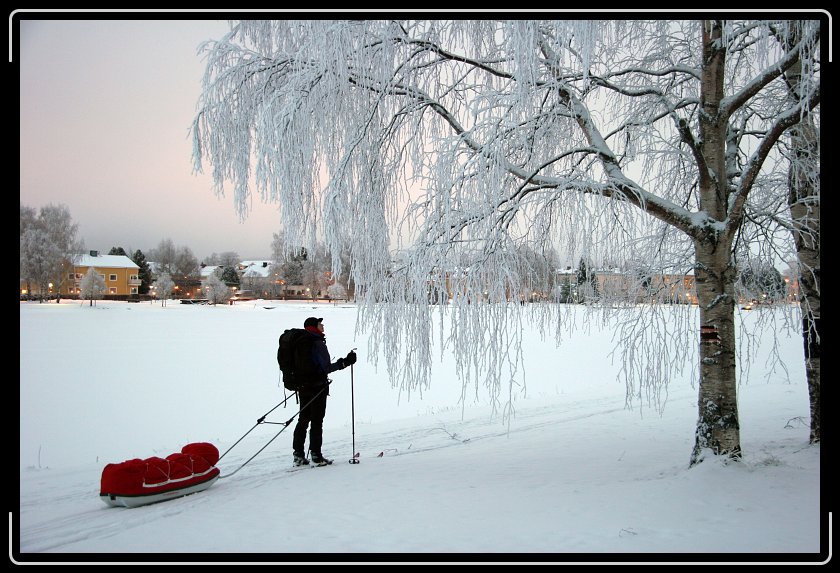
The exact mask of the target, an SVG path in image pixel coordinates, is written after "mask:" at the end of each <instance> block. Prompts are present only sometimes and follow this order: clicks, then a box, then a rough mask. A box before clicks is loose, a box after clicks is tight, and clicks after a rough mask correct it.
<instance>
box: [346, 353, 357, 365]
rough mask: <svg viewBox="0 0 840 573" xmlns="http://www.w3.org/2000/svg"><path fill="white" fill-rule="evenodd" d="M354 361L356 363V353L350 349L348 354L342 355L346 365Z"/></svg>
mask: <svg viewBox="0 0 840 573" xmlns="http://www.w3.org/2000/svg"><path fill="white" fill-rule="evenodd" d="M355 363H356V353H355V352H353V351H352V350H351V351H350V354H348V355H347V356H345V357H344V364H345V365H346V366H352V365H353V364H355Z"/></svg>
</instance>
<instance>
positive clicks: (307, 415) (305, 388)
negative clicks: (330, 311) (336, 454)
mask: <svg viewBox="0 0 840 573" xmlns="http://www.w3.org/2000/svg"><path fill="white" fill-rule="evenodd" d="M323 320H324V319H323V318H315V317H314V316H310V317H309V318H307V319H306V320H305V321H304V323H303V328H304V330H306V334H305V335H304V336H302V337H301V339H300V341H299V342H298V343H297V344H296V346H295V364H296V372H295V376H296V378H297V380H298V381H299V382H301V388H300V389H299V390H298V398H299V399H300V405H301V409H300V415H299V417H298V422H297V425H296V426H295V431H294V436H293V438H292V448H293V451H294V464H295V465H296V466H302V465H307V464H309V460H308V459H306V454H305V453H304V449H303V444H304V442H305V441H306V428H307V427H308V426H310V424H311V427H310V428H309V451H310V454H311V460H312V463H313V464H314V465H316V466H324V465H327V464H331V463H332V460H328V459H327V458H325V457H324V456H323V455H322V453H321V443H322V439H323V425H324V415H325V414H326V412H327V396H328V395H329V387H328V386H329V382H328V380H327V374H329V373H331V372H335V371H336V370H343V369H344V368H346V367H348V366H350V365H352V364H355V363H356V353H355V352H353V351H352V350H351V351H350V353H349V354H348V355H347V356H345V357H344V358H339V359H338V360H336V361H335V362H330V351H329V350H328V349H327V342H326V337H325V336H324V323H323Z"/></svg>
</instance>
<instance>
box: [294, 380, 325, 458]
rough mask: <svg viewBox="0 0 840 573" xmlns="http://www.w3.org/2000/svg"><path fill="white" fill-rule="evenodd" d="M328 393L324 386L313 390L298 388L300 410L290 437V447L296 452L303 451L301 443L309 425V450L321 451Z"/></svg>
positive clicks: (317, 452) (318, 452)
mask: <svg viewBox="0 0 840 573" xmlns="http://www.w3.org/2000/svg"><path fill="white" fill-rule="evenodd" d="M319 392H320V394H319ZM328 394H329V390H328V389H327V387H326V386H324V387H323V388H318V389H314V390H310V389H305V390H298V399H299V400H300V407H301V410H300V415H299V416H298V421H297V425H296V426H295V432H294V437H293V438H292V448H293V449H294V451H295V452H296V453H304V449H303V444H304V442H305V441H306V428H307V426H310V425H311V427H310V428H309V450H310V451H312V452H314V453H316V454H320V453H321V443H322V441H323V430H324V416H325V415H326V413H327V395H328Z"/></svg>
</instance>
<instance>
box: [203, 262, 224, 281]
mask: <svg viewBox="0 0 840 573" xmlns="http://www.w3.org/2000/svg"><path fill="white" fill-rule="evenodd" d="M220 268H223V267H220V266H219V265H206V266H203V267H201V269H200V270H199V273H201V278H203V279H206V278H207V277H209V276H210V275H211V274H212V273H213V271H215V270H216V269H220Z"/></svg>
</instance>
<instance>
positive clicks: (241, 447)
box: [20, 392, 692, 552]
mask: <svg viewBox="0 0 840 573" xmlns="http://www.w3.org/2000/svg"><path fill="white" fill-rule="evenodd" d="M690 399H692V396H691V395H690V392H689V393H688V394H687V395H685V396H682V397H680V398H677V397H675V396H671V397H669V403H670V407H674V403H675V402H678V401H685V400H690ZM624 410H626V408H625V405H624V400H623V399H617V398H594V399H588V400H584V401H572V402H570V403H568V404H559V405H552V406H536V407H530V408H528V407H522V408H519V409H518V410H517V413H516V414H515V420H514V421H513V423H512V424H511V427H510V428H509V429H508V428H507V426H505V425H502V424H500V422H499V420H498V419H491V418H488V417H485V418H478V419H471V420H466V421H461V420H460V419H450V420H441V421H440V425H438V426H426V427H417V428H406V427H404V426H403V427H400V426H399V425H398V424H399V423H396V424H397V427H395V429H393V430H388V429H387V426H388V423H382V424H379V425H382V426H385V428H386V429H385V431H382V432H376V433H374V434H372V435H371V436H369V437H361V436H359V437H358V439H357V440H356V451H359V452H362V454H361V456H360V463H376V462H378V461H380V459H381V458H379V457H378V454H379V453H380V452H382V453H383V458H390V457H396V456H407V455H422V454H425V453H428V452H433V451H436V450H441V449H445V448H454V447H459V446H462V445H464V444H467V443H477V442H481V441H492V440H504V438H505V437H506V436H508V435H519V434H525V433H529V432H535V431H537V432H544V431H545V430H546V428H551V427H564V426H567V427H568V426H569V424H573V423H577V422H580V421H581V420H584V419H588V418H595V417H598V416H605V415H610V414H615V413H618V412H621V411H624ZM450 416H451V414H450ZM293 428H294V425H293V424H292V425H290V426H288V427H287V428H286V429H284V430H283V431H282V432H281V433H280V435H279V436H278V437H277V438H276V439H275V440H274V441H273V442H272V444H271V445H270V446H269V447H268V448H266V449H265V450H264V451H263V452H261V453H260V454H259V455H257V456H256V457H255V458H254V459H253V460H251V461H250V462H248V463H247V464H246V465H245V466H244V467H243V466H242V464H244V463H246V461H247V460H248V458H250V457H251V456H253V455H254V453H256V452H257V450H259V449H260V448H261V447H263V446H264V445H265V443H266V442H267V441H268V440H270V439H271V438H273V437H274V435H275V434H277V432H271V433H269V434H266V435H263V436H252V435H248V436H247V437H246V438H244V439H243V440H242V441H241V442H240V443H239V444H237V445H236V446H235V447H234V448H233V449H230V451H229V453H227V455H226V456H225V457H224V459H223V460H221V461H220V462H219V464H218V465H217V467H219V468H220V469H221V471H222V477H221V479H220V480H219V482H217V483H216V484H214V485H213V486H212V487H211V488H209V489H208V490H206V491H204V492H199V493H198V494H193V495H189V496H184V497H181V498H176V499H172V500H169V501H166V502H163V503H159V504H152V505H148V506H142V507H140V508H130V509H129V508H112V507H108V506H106V505H105V504H104V503H103V502H102V501H101V500H99V499H98V497H99V492H98V491H91V490H90V489H83V488H80V487H76V488H75V489H72V490H71V491H67V490H66V487H65V485H66V484H65V482H63V481H52V482H51V481H45V483H48V484H52V485H48V486H46V487H45V488H39V489H37V490H35V491H33V492H30V493H37V496H35V497H30V496H29V495H25V494H24V492H23V491H22V492H21V504H20V505H21V512H22V514H24V515H27V514H28V516H27V519H26V520H25V521H26V522H25V523H24V522H22V523H21V531H20V539H21V552H62V550H63V549H64V548H66V547H68V546H72V545H74V544H76V543H79V542H82V541H84V540H87V539H96V538H108V537H110V536H113V535H115V534H118V533H124V532H125V531H127V530H131V529H135V528H138V527H142V526H144V525H146V524H149V523H152V522H155V521H157V520H159V519H166V518H168V517H172V516H175V515H178V514H181V513H184V512H191V511H193V510H195V509H196V508H198V507H202V506H205V505H207V504H213V503H220V502H222V501H225V498H228V499H230V498H234V497H235V496H236V495H237V493H241V492H244V491H246V490H251V491H253V490H259V489H260V488H264V487H266V486H269V485H270V484H275V483H276V482H277V481H278V480H294V479H301V478H303V476H301V475H298V474H300V473H301V472H336V471H339V472H340V471H342V469H341V467H342V466H343V465H348V466H349V465H350V464H349V460H350V457H351V455H352V454H351V453H350V452H351V450H352V441H351V439H350V438H347V437H339V436H338V432H337V431H336V430H335V429H333V430H331V431H328V430H326V429H325V444H326V443H329V444H330V446H331V450H330V452H329V453H328V455H329V456H331V457H332V458H333V459H334V460H335V461H334V463H333V464H332V466H329V467H317V468H312V467H309V468H302V469H301V470H300V471H289V470H291V469H293V468H292V466H291V463H292V460H291V458H292V456H291V452H290V450H289V448H288V444H287V443H286V442H287V441H288V440H290V439H291V432H292V430H293ZM570 429H571V430H573V431H577V430H576V429H575V426H571V427H570ZM256 431H257V429H255V430H254V432H256ZM254 432H252V434H253V433H254ZM331 433H332V434H334V435H330V434H331ZM234 442H235V440H234ZM232 443H233V442H232ZM275 445H276V447H275ZM228 448H230V445H225V446H224V447H223V448H220V451H222V452H224V451H225V450H226V449H228ZM287 450H289V451H288V452H287ZM339 452H347V454H346V458H347V459H344V456H342V455H341V454H340V453H339ZM28 471H29V472H31V470H28ZM234 471H236V472H237V473H236V474H235V475H230V476H228V474H232V473H233V472H234ZM312 475H314V474H312ZM228 477H229V479H226V478H228ZM98 478H99V476H93V475H92V476H91V480H89V482H88V483H98ZM69 483H70V484H75V483H79V482H78V481H70V482H69ZM282 483H285V482H282ZM281 487H282V486H281ZM46 500H49V501H48V502H47V501H46ZM84 501H89V505H90V506H91V507H92V508H91V509H90V510H86V511H84V512H81V513H78V512H71V513H67V511H68V510H67V509H65V508H64V506H67V505H69V506H71V507H77V506H78V504H79V503H80V502H84ZM46 505H49V506H50V508H49V509H46V510H44V511H43V512H39V511H38V509H37V508H39V507H45V506H46ZM97 505H101V507H96V506H97ZM24 510H25V511H24ZM32 515H38V516H39V517H38V518H35V519H33V520H32V522H29V520H30V519H32ZM67 531H72V532H73V533H72V534H69V535H68V534H67V533H66V532H67Z"/></svg>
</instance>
